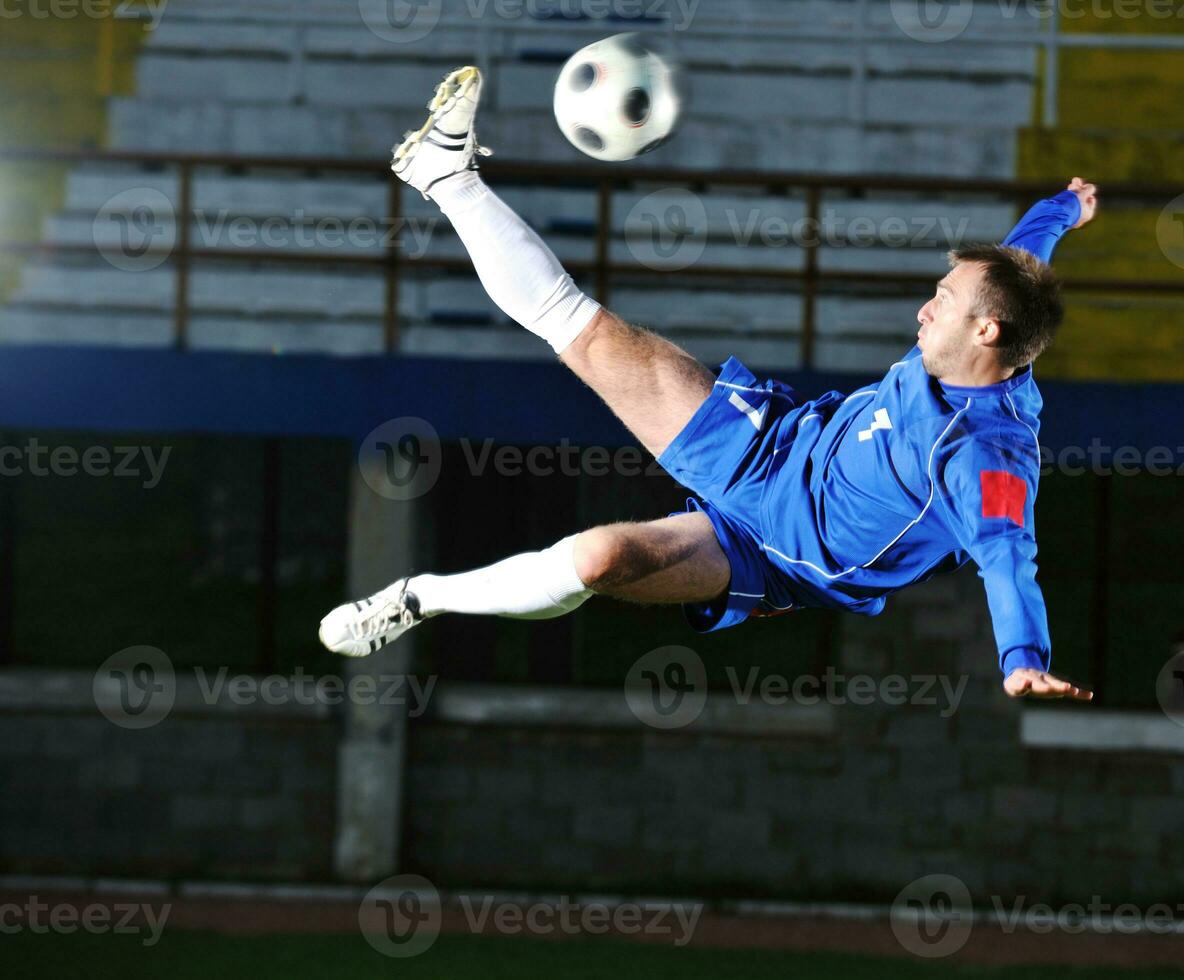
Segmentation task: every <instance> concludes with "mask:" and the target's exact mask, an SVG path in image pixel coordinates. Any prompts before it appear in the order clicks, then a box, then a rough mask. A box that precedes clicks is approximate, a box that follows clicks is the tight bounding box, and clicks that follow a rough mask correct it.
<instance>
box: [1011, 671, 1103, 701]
mask: <svg viewBox="0 0 1184 980" xmlns="http://www.w3.org/2000/svg"><path fill="white" fill-rule="evenodd" d="M1003 690H1005V691H1006V692H1007V693H1008V695H1009V696H1010V697H1013V698H1024V697H1033V698H1069V699H1070V700H1071V701H1092V700H1093V699H1094V692H1093V691H1087V690H1085V689H1084V688H1081V687H1074V686H1073V685H1072V684H1070V683H1069V682H1068V681H1063V680H1061V679H1060V678H1059V677H1053V676H1052V674H1046V673H1045V672H1044V671H1042V670H1036V669H1035V668H1033V667H1020V668H1019V669H1018V670H1013V671H1012V672H1011V673H1010V674H1008V675H1007V680H1005V681H1004V682H1003Z"/></svg>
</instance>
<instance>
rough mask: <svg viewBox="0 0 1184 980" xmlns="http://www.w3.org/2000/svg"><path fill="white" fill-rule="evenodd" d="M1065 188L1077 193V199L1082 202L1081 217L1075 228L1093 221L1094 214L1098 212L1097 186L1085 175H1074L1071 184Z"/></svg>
mask: <svg viewBox="0 0 1184 980" xmlns="http://www.w3.org/2000/svg"><path fill="white" fill-rule="evenodd" d="M1065 189H1066V190H1070V191H1072V192H1073V193H1074V194H1076V195H1077V200H1079V201H1080V202H1081V217H1080V218H1079V219H1078V221H1077V224H1075V225H1074V226H1073V227H1074V228H1075V229H1076V228H1080V227H1081V226H1082V225H1087V224H1089V223H1090V222H1091V221H1093V220H1094V215H1095V214H1097V213H1098V189H1097V187H1095V186H1094V185H1093V184H1090V183H1087V182H1086V181H1085V179H1084V178H1083V177H1074V178H1073V179H1072V180H1071V181H1069V186H1068V187H1067V188H1065Z"/></svg>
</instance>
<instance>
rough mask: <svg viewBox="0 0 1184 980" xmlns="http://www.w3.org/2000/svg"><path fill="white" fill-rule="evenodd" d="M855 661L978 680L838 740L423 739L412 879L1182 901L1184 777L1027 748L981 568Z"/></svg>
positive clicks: (853, 712)
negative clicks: (953, 883) (932, 886)
mask: <svg viewBox="0 0 1184 980" xmlns="http://www.w3.org/2000/svg"><path fill="white" fill-rule="evenodd" d="M743 628H745V629H750V630H754V631H755V630H768V629H770V628H772V629H774V630H776V629H786V630H792V628H793V627H792V621H791V620H782V621H780V622H777V623H773V624H763V623H761V624H752V625H748V626H745V627H743ZM840 645H841V661H842V670H843V671H844V672H846V673H848V674H855V673H865V672H866V673H869V674H871V675H873V676H882V675H884V674H887V673H900V674H904V675H906V676H907V675H914V674H916V675H920V674H928V673H944V674H947V675H949V676H951V677H954V678H956V677H959V676H960V675H962V674H965V675H968V681H967V686H966V690H965V694H964V695H963V697H962V699H961V702H960V704H959V707H958V710H957V711H955V712H954V713H953V714H952V715H950V716H949V717H946V718H943V717H942V716H941V711H942V709H941V707H924V706H900V707H894V706H889V705H884V704H876V705H871V706H858V705H844V706H840V707H839V708H838V711H839V716H838V718H839V723H838V735H837V736H833V737H827V738H815V739H806V738H802V737H780V738H775V739H774V738H764V739H757V738H743V737H723V736H719V735H694V734H686V733H673V734H671V733H661V732H656V731H653V732H651V731H644V730H641V726H640V725H639V726H638V729H639V730H637V731H619V732H607V731H606V732H595V733H589V732H579V731H574V730H568V731H559V730H553V729H552V730H537V729H526V728H509V727H496V728H471V727H470V728H463V727H459V726H453V725H447V724H437V723H432V724H420V725H418V726H413V728H412V730H411V743H410V753H411V764H410V772H409V786H408V794H407V799H408V800H409V811H408V813H407V815H406V821H407V824H406V831H405V836H406V841H405V850H404V853H405V855H406V861H407V870H409V871H416V872H419V873H422V874H424V875H426V876H428V877H429V878H431V879H432V880H433V881H435V882H437V883H439V884H445V885H461V884H464V885H473V886H477V885H483V886H490V887H541V888H547V887H553V888H561V889H562V888H566V889H576V888H601V889H611V890H623V891H627V892H643V893H654V892H670V893H691V894H700V895H703V894H732V895H744V896H766V897H781V898H790V899H795V898H796V899H805V898H810V899H836V900H856V901H874V900H891V899H892V898H894V897H895V896H896V894H897V893H898V892H899V891H900V889H901V888H902V887H903V886H904V885H905V884H906V883H908V882H909V881H911V880H912V879H914V878H916V877H918V876H920V875H923V874H930V873H939V872H940V873H947V874H954V875H957V876H958V877H960V878H961V879H962V880H964V881H965V882H966V884H967V886H968V887H969V889H970V891H971V894H972V895H973V896H974V898H975V900H976V901H978V902H982V903H986V902H989V901H990V898H991V896H1000V897H1002V898H1003V899H1004V900H1006V899H1007V898H1009V897H1013V896H1018V895H1025V896H1027V899H1028V901H1029V902H1035V901H1049V902H1055V903H1064V902H1070V901H1088V900H1089V899H1090V898H1091V897H1092V896H1094V895H1098V896H1100V897H1101V899H1102V900H1104V901H1110V902H1114V903H1118V902H1122V901H1136V902H1142V903H1144V904H1147V903H1151V902H1153V901H1172V902H1176V901H1179V900H1180V899H1181V898H1182V897H1184V895H1182V893H1184V869H1182V868H1181V866H1180V865H1179V862H1178V861H1176V860H1174V845H1175V842H1176V841H1177V840H1178V839H1179V836H1180V833H1181V832H1182V831H1184V804H1182V803H1181V802H1180V800H1179V798H1178V796H1179V794H1180V793H1181V791H1184V762H1182V761H1180V756H1176V755H1171V754H1154V753H1113V752H1092V751H1091V752H1083V751H1068V750H1049V749H1033V748H1027V747H1025V746H1024V745H1022V744H1021V741H1020V729H1019V719H1020V711H1021V710H1024V707H1025V706H1026V703H1025V705H1024V706H1022V705H1021V704H1020V703H1018V702H1013V701H1011V700H1009V699H1008V698H1007V697H1006V696H1005V695H1003V693H1002V691H1001V689H1000V688H999V676H998V672H997V668H996V665H995V648H994V640H993V635H992V633H991V628H990V620H989V617H988V611H987V607H986V602H985V598H984V596H983V592H982V586H981V582H980V580H979V579H978V577H977V575H976V574H975V573H974V571H973V569H969V568H968V569H964V570H963V571H962V572H960V573H958V574H957V575H955V576H951V577H947V578H943V579H940V580H935V581H933V582H930V583H927V584H926V585H924V586H921V587H918V588H916V589H913V590H911V591H909V592H907V593H904V594H901V595H898V596H896V597H894V598H893V599H892V600H890V602H889V607H888V610H887V611H886V612H885V613H884V614H883V615H882V616H880V617H876V618H874V619H862V618H858V617H848V618H845V619H844V620H843V626H842V636H841V641H840ZM787 710H790V709H787ZM1074 710H1081V711H1086V710H1090V709H1089V708H1086V707H1084V706H1074ZM1173 794H1175V795H1173Z"/></svg>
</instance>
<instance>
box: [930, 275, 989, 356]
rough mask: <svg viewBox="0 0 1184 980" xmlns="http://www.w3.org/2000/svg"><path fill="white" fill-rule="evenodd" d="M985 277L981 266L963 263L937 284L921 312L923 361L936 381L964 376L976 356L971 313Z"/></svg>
mask: <svg viewBox="0 0 1184 980" xmlns="http://www.w3.org/2000/svg"><path fill="white" fill-rule="evenodd" d="M982 275H983V268H982V266H981V265H980V264H979V263H977V262H961V263H959V264H958V265H956V266H954V268H953V269H951V270H950V271H949V273H948V274H947V275H946V277H945V278H944V279H942V280H941V281H940V282H939V283H938V284H937V290H936V292H935V293H934V296H933V299H931V300H930V301H929V302H928V303H926V304H925V305H924V306H922V307H921V309H920V310H918V311H917V322H918V323H919V324H920V325H921V327H920V329H919V330H918V331H917V346H918V347H920V348H921V362H922V363H923V364H924V365H925V370H926V371H927V372H929V374H930V375H932V376H933V377H935V378H943V377H946V376H947V375H956V374H960V373H961V371H962V369H963V368H964V367H965V366H966V364H967V363H968V361H969V359H970V358H971V357H972V355H973V354H974V343H973V340H972V339H971V331H972V328H973V326H974V317H972V316H971V310H972V308H973V306H974V298H975V295H976V294H977V292H978V286H979V280H980V279H981V278H982Z"/></svg>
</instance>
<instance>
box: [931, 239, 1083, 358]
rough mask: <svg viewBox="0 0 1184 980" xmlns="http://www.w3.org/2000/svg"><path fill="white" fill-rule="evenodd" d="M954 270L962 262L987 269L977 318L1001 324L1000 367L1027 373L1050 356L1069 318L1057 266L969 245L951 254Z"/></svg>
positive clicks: (1018, 252) (1022, 253)
mask: <svg viewBox="0 0 1184 980" xmlns="http://www.w3.org/2000/svg"><path fill="white" fill-rule="evenodd" d="M949 260H950V268H951V269H952V268H953V267H954V266H956V265H959V264H960V263H962V262H979V263H981V264H982V265H983V266H985V272H984V275H983V281H982V284H981V285H980V286H979V289H978V295H977V296H976V297H975V299H974V305H973V306H972V307H971V316H987V317H991V318H992V319H994V320H996V321H998V323H999V328H1000V330H1001V331H1002V335H1003V339H1002V342H1001V343H1000V344H999V347H998V351H999V363H1000V365H1001V366H1002V367H1005V368H1022V367H1024V366H1025V365H1028V364H1031V363H1032V362H1033V361H1034V360H1036V358H1038V357H1039V356H1040V355H1041V354H1043V353H1044V351H1045V349H1046V348H1047V347H1048V345H1049V344H1051V343H1052V340H1053V337H1054V336H1055V335H1056V332H1057V327H1059V326H1060V325H1061V321H1062V320H1064V318H1065V307H1064V304H1063V303H1062V302H1061V284H1060V281H1059V280H1058V279H1057V277H1056V275H1055V274H1054V273H1053V271H1052V266H1050V265H1049V264H1048V263H1047V262H1044V261H1043V260H1041V259H1039V258H1037V257H1036V256H1035V255H1033V254H1032V253H1031V252H1029V251H1026V250H1025V249H1022V248H1012V247H1011V246H1008V245H968V246H967V247H965V248H956V249H954V250H953V251H951V252H950V254H949Z"/></svg>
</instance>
